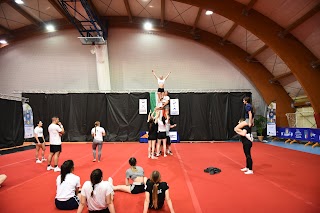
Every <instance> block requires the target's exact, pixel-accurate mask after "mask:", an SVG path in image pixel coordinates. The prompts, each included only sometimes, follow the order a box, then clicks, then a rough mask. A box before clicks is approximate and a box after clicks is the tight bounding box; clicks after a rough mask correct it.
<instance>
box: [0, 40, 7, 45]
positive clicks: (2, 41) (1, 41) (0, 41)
mask: <svg viewBox="0 0 320 213" xmlns="http://www.w3.org/2000/svg"><path fill="white" fill-rule="evenodd" d="M0 44H8V42H7V41H6V40H0Z"/></svg>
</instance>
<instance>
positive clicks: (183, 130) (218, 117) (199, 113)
mask: <svg viewBox="0 0 320 213" xmlns="http://www.w3.org/2000/svg"><path fill="white" fill-rule="evenodd" d="M169 96H170V98H171V99H175V98H178V99H179V107H180V115H179V116H171V119H172V121H173V122H174V123H177V127H176V130H177V131H178V133H179V135H180V140H195V141H211V140H226V139H230V138H232V137H233V136H234V135H235V132H234V130H233V128H234V127H235V126H236V125H237V124H238V121H239V119H240V118H242V117H244V105H243V102H242V99H243V98H244V97H245V96H249V97H251V93H240V92H239V93H237V92H233V93H171V94H170V95H169Z"/></svg>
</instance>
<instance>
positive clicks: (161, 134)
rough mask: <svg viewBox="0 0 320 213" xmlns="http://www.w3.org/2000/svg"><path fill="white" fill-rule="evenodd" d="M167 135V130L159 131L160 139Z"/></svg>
mask: <svg viewBox="0 0 320 213" xmlns="http://www.w3.org/2000/svg"><path fill="white" fill-rule="evenodd" d="M166 137H167V134H166V132H158V139H165V138H166Z"/></svg>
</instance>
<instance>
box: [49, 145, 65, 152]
mask: <svg viewBox="0 0 320 213" xmlns="http://www.w3.org/2000/svg"><path fill="white" fill-rule="evenodd" d="M50 152H52V153H56V152H62V148H61V145H50Z"/></svg>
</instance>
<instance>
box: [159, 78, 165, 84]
mask: <svg viewBox="0 0 320 213" xmlns="http://www.w3.org/2000/svg"><path fill="white" fill-rule="evenodd" d="M165 81H166V79H160V78H158V84H164V82H165Z"/></svg>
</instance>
